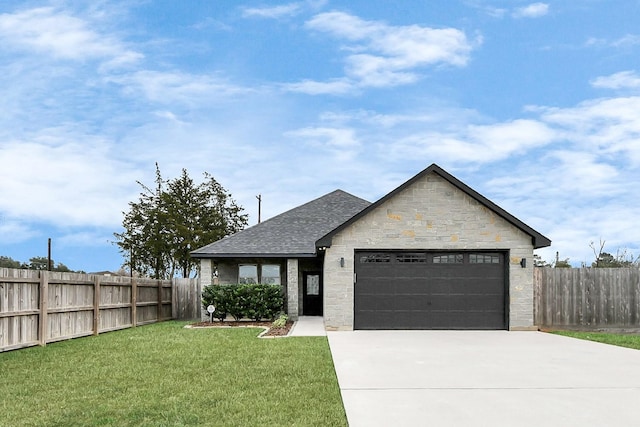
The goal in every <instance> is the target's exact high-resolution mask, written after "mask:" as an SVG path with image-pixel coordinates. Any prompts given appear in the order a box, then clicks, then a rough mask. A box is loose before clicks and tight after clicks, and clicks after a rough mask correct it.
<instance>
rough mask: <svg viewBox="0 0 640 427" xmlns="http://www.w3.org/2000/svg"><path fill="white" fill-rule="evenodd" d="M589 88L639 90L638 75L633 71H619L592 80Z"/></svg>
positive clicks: (639, 81) (639, 79)
mask: <svg viewBox="0 0 640 427" xmlns="http://www.w3.org/2000/svg"><path fill="white" fill-rule="evenodd" d="M591 86H593V87H599V88H605V89H637V88H640V75H639V74H638V73H636V72H635V71H620V72H619V73H615V74H611V75H609V76H600V77H597V78H595V79H593V80H592V81H591Z"/></svg>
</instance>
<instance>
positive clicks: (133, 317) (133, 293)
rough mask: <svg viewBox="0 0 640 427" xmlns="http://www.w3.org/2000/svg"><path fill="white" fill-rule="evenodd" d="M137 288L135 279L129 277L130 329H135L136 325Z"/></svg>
mask: <svg viewBox="0 0 640 427" xmlns="http://www.w3.org/2000/svg"><path fill="white" fill-rule="evenodd" d="M137 293H138V286H137V284H136V279H135V278H134V277H131V327H133V328H135V327H136V324H137V323H138V296H137Z"/></svg>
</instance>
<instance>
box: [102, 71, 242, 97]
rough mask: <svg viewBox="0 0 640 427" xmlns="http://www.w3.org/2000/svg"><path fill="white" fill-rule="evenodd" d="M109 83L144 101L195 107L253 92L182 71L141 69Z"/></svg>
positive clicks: (212, 78)
mask: <svg viewBox="0 0 640 427" xmlns="http://www.w3.org/2000/svg"><path fill="white" fill-rule="evenodd" d="M108 81H111V82H114V83H118V84H120V85H122V86H124V88H125V91H126V92H129V93H131V94H134V95H139V94H141V95H143V96H144V97H145V98H146V99H148V100H150V101H153V102H156V103H160V104H168V105H170V104H173V103H180V104H182V105H197V104H202V103H203V102H204V103H209V104H210V103H211V102H215V101H219V100H222V99H229V98H230V97H231V96H236V95H240V94H247V93H250V92H253V91H254V90H253V89H249V88H244V87H240V86H236V85H234V84H232V83H229V82H227V81H226V80H225V79H221V78H216V77H213V76H207V75H193V74H188V73H184V72H179V71H176V72H162V71H152V70H143V71H137V72H135V73H131V74H127V75H123V76H118V77H115V76H114V77H110V78H108Z"/></svg>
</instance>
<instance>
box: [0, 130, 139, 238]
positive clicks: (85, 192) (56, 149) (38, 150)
mask: <svg viewBox="0 0 640 427" xmlns="http://www.w3.org/2000/svg"><path fill="white" fill-rule="evenodd" d="M56 133H57V131H56V130H50V131H49V133H48V134H45V133H44V132H43V133H41V135H40V136H37V137H35V138H33V139H31V140H17V141H10V142H1V143H0V158H2V160H3V167H2V168H0V194H2V195H3V197H2V198H0V212H5V213H6V215H7V216H8V217H9V218H19V219H20V221H21V223H22V222H23V221H24V222H26V223H28V222H30V221H43V222H46V223H49V224H58V225H61V226H83V225H92V226H116V225H117V224H118V223H119V222H120V221H121V218H120V212H121V211H122V210H124V209H125V208H126V203H127V201H128V200H127V195H130V193H131V188H132V186H135V180H136V174H135V172H134V171H133V170H132V166H131V165H128V164H126V163H123V162H120V161H117V160H115V159H114V155H113V153H111V152H110V148H109V145H107V144H106V143H104V142H102V141H96V140H95V138H91V137H89V136H86V135H85V136H84V138H83V139H81V140H82V142H68V141H67V138H69V139H70V138H72V135H69V134H64V135H56Z"/></svg>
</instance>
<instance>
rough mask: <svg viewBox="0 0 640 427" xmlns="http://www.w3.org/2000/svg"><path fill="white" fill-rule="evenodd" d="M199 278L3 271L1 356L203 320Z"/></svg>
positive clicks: (0, 271)
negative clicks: (118, 332)
mask: <svg viewBox="0 0 640 427" xmlns="http://www.w3.org/2000/svg"><path fill="white" fill-rule="evenodd" d="M198 282H199V281H198V280H196V279H174V280H173V281H171V280H153V279H141V278H133V279H131V278H129V277H120V276H101V275H88V274H78V273H56V272H47V271H35V270H16V269H7V268H0V351H6V350H14V349H18V348H23V347H30V346H34V345H46V344H47V343H50V342H55V341H60V340H66V339H70V338H76V337H82V336H87V335H98V334H99V333H102V332H108V331H114V330H117V329H124V328H130V327H135V326H137V325H144V324H147V323H154V322H159V321H162V320H168V319H172V318H180V319H184V318H199V305H198V306H197V307H195V308H194V306H193V303H192V302H191V303H190V304H186V303H185V308H183V309H182V308H178V307H177V306H176V305H175V304H174V301H185V300H188V299H190V300H193V299H194V297H193V294H194V293H196V292H199V283H198Z"/></svg>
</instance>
